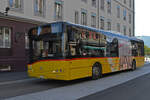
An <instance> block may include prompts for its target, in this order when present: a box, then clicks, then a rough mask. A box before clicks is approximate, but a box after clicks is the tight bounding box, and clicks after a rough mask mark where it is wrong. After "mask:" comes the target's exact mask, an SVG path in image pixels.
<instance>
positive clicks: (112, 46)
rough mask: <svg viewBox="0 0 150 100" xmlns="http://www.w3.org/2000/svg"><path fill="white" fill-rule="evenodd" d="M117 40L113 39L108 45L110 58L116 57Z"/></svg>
mask: <svg viewBox="0 0 150 100" xmlns="http://www.w3.org/2000/svg"><path fill="white" fill-rule="evenodd" d="M118 55H119V54H118V40H117V39H114V40H113V41H112V43H111V44H110V56H111V57H118Z"/></svg>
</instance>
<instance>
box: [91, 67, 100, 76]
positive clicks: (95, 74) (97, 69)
mask: <svg viewBox="0 0 150 100" xmlns="http://www.w3.org/2000/svg"><path fill="white" fill-rule="evenodd" d="M99 73H100V70H99V68H98V67H94V68H93V75H94V76H99Z"/></svg>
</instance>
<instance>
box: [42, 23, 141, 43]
mask: <svg viewBox="0 0 150 100" xmlns="http://www.w3.org/2000/svg"><path fill="white" fill-rule="evenodd" d="M62 23H64V24H68V25H71V26H76V27H81V28H84V29H88V30H91V31H95V32H100V33H102V34H104V35H106V36H110V37H114V38H121V39H126V40H131V41H137V42H143V40H140V39H137V38H136V37H128V36H124V35H121V34H120V33H118V32H112V31H106V30H101V29H96V28H93V27H89V26H85V25H80V24H74V23H71V22H67V21H58V22H52V23H48V24H45V25H41V27H42V26H47V25H49V24H62Z"/></svg>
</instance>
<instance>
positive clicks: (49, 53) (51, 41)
mask: <svg viewBox="0 0 150 100" xmlns="http://www.w3.org/2000/svg"><path fill="white" fill-rule="evenodd" d="M61 27H62V26H61V25H60V24H51V25H48V26H44V27H37V28H34V29H32V30H31V31H30V56H31V59H32V61H35V60H40V59H46V58H47V59H50V58H54V59H55V58H61V57H62V29H61Z"/></svg>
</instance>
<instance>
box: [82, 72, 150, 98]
mask: <svg viewBox="0 0 150 100" xmlns="http://www.w3.org/2000/svg"><path fill="white" fill-rule="evenodd" d="M79 100H150V74H146V75H144V76H141V77H138V78H136V79H134V80H131V81H129V82H126V83H124V84H121V85H118V86H115V87H112V88H109V89H106V90H104V91H101V92H98V93H95V94H92V95H89V96H86V97H83V98H80V99H79Z"/></svg>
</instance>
